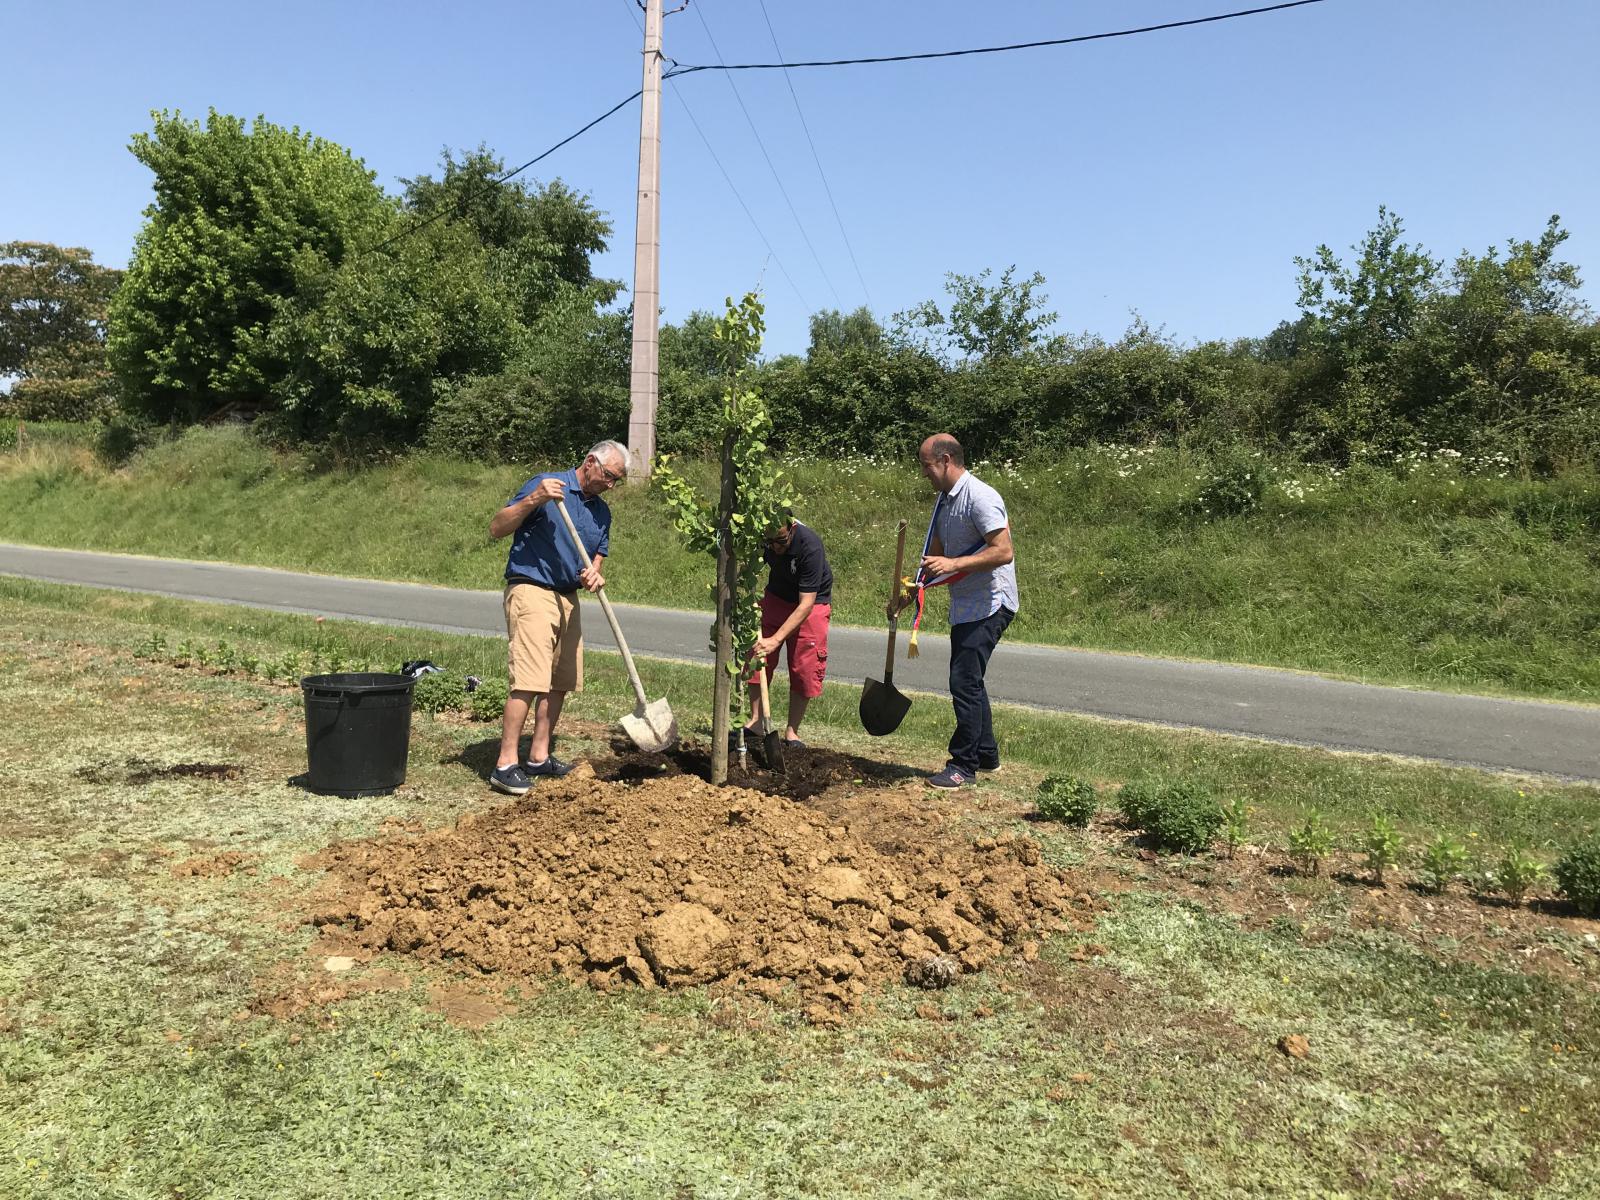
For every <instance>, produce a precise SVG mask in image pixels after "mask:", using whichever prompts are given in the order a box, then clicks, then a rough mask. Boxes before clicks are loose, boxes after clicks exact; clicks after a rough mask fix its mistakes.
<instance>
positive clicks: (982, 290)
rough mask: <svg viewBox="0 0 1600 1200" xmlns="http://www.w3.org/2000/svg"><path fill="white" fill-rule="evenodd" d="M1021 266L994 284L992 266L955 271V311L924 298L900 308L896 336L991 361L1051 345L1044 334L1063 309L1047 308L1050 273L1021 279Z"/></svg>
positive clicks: (949, 283) (948, 280) (950, 281)
mask: <svg viewBox="0 0 1600 1200" xmlns="http://www.w3.org/2000/svg"><path fill="white" fill-rule="evenodd" d="M1016 270H1017V268H1016V266H1015V264H1013V265H1012V266H1009V267H1007V268H1006V269H1005V271H1004V272H1002V273H1001V275H1000V278H999V279H998V280H997V281H996V282H995V283H993V284H990V283H988V282H987V280H988V279H989V276H990V271H989V269H988V268H987V267H986V268H984V270H982V271H981V272H979V273H978V274H977V275H960V274H957V273H955V272H950V273H949V274H947V275H946V276H945V291H946V292H948V293H949V294H950V297H951V299H950V308H949V311H948V312H946V311H945V310H943V309H941V308H940V307H939V305H938V304H937V303H936V302H935V301H933V300H924V301H923V302H922V303H921V304H918V305H916V306H914V307H913V308H911V309H908V310H907V311H906V312H903V313H897V314H895V317H894V322H895V336H896V337H897V339H899V340H900V341H902V342H904V343H909V344H913V345H918V344H926V345H928V346H929V347H930V349H933V350H934V351H935V352H942V353H943V354H945V355H946V356H954V357H959V358H965V359H969V360H970V359H977V360H980V361H982V362H986V363H992V362H995V361H997V360H1002V359H1008V358H1016V357H1020V356H1023V355H1027V354H1031V353H1034V352H1036V351H1039V350H1042V349H1045V348H1046V347H1047V346H1048V340H1047V339H1045V338H1044V337H1043V335H1044V333H1045V332H1046V331H1047V330H1048V329H1049V328H1050V327H1051V326H1052V325H1054V324H1055V322H1056V316H1057V314H1056V313H1054V312H1047V311H1045V309H1044V305H1045V303H1046V302H1047V300H1048V297H1046V296H1045V295H1044V293H1043V292H1042V291H1039V290H1038V289H1041V288H1043V287H1044V282H1045V280H1044V276H1043V275H1041V274H1039V272H1037V271H1035V272H1034V273H1033V274H1032V275H1030V276H1029V277H1028V278H1027V279H1023V280H1020V281H1019V280H1017V279H1016V278H1015V276H1016ZM1035 292H1038V294H1037V295H1035Z"/></svg>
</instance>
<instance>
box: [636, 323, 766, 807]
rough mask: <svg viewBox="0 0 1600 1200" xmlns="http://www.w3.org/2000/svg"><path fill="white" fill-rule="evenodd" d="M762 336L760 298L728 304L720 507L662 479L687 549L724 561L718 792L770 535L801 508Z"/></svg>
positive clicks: (666, 471)
mask: <svg viewBox="0 0 1600 1200" xmlns="http://www.w3.org/2000/svg"><path fill="white" fill-rule="evenodd" d="M764 328H765V324H764V322H763V309H762V305H761V301H760V300H758V299H757V298H756V295H755V293H754V292H750V293H747V294H746V295H745V297H744V299H743V300H741V301H740V302H739V303H738V304H737V305H735V304H734V303H733V301H732V300H729V301H728V310H727V315H726V316H725V317H724V318H723V320H722V322H721V324H720V325H719V326H718V327H717V337H718V340H719V341H720V342H721V343H722V346H723V350H724V360H723V361H724V368H723V372H722V379H723V390H722V412H721V434H722V437H721V442H722V454H721V458H722V471H721V488H720V491H719V494H718V497H717V500H716V502H715V503H714V504H713V503H708V502H706V501H703V500H701V499H700V497H699V496H697V495H696V494H695V491H694V488H693V487H692V486H691V485H690V484H689V482H688V481H687V480H686V479H684V478H683V476H681V475H679V474H678V473H677V472H676V471H674V470H673V468H672V466H671V463H670V462H669V461H668V460H667V459H663V460H662V461H661V463H660V464H659V465H658V466H657V468H656V471H655V476H654V481H655V483H656V484H657V485H658V486H659V487H660V488H661V489H662V495H663V497H664V498H665V500H666V502H667V505H668V507H669V508H670V509H671V510H672V519H673V524H674V525H675V526H676V527H677V529H678V532H679V534H680V536H682V538H683V540H684V542H685V543H686V544H687V545H688V546H689V548H690V549H692V550H702V551H705V552H707V553H709V554H712V555H714V556H715V558H716V562H717V575H716V584H715V589H714V594H715V597H716V612H717V616H716V621H715V623H714V624H713V625H712V627H711V648H712V651H713V653H714V654H715V655H716V667H717V669H716V676H715V684H714V691H713V696H712V728H711V782H712V783H715V784H723V783H726V782H727V779H728V729H729V714H730V710H731V709H732V708H733V707H734V706H735V705H737V704H739V703H741V702H742V699H743V697H742V696H740V695H739V694H738V692H739V691H740V690H742V689H735V688H734V686H733V680H734V678H735V676H739V677H742V676H743V675H744V673H745V668H746V666H747V665H748V662H749V658H750V651H751V649H752V647H754V646H755V643H756V639H757V638H758V637H759V636H760V634H761V610H760V607H759V604H758V601H759V598H760V595H761V577H762V571H763V563H762V554H761V550H762V544H763V541H762V535H763V534H764V533H765V532H766V531H767V530H770V529H774V528H776V527H777V526H778V525H779V523H780V521H781V519H782V518H783V516H784V515H786V514H787V513H788V512H790V511H791V509H792V508H793V505H794V491H793V487H792V485H791V483H790V482H789V480H788V478H787V477H786V476H785V475H784V473H783V472H782V471H781V470H780V469H779V468H778V467H777V465H776V464H775V463H774V462H773V457H772V452H771V449H770V447H769V445H768V436H769V434H770V433H771V430H772V422H771V420H770V419H769V418H768V416H767V410H766V405H765V404H764V403H763V402H762V399H761V393H760V392H759V391H758V390H757V389H755V388H754V387H752V386H751V372H750V368H751V366H752V364H753V363H754V361H755V357H756V355H757V354H758V353H759V352H760V349H761V334H762V332H763V330H764Z"/></svg>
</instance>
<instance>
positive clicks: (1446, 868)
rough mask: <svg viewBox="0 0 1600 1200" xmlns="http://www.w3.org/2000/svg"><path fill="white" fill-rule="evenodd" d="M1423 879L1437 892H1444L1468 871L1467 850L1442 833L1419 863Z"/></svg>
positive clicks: (1424, 852) (1427, 849) (1423, 853)
mask: <svg viewBox="0 0 1600 1200" xmlns="http://www.w3.org/2000/svg"><path fill="white" fill-rule="evenodd" d="M1417 865H1418V867H1419V868H1420V869H1421V872H1422V879H1423V882H1425V883H1426V884H1427V885H1428V887H1429V888H1431V889H1432V890H1433V891H1435V892H1442V891H1444V889H1445V888H1447V887H1449V886H1450V884H1451V882H1452V881H1453V880H1454V879H1455V878H1456V877H1457V876H1458V875H1460V874H1461V872H1462V871H1464V870H1465V869H1466V866H1467V848H1466V847H1465V846H1463V845H1462V844H1461V843H1460V842H1458V841H1456V840H1455V839H1454V838H1453V837H1451V836H1450V835H1449V834H1447V833H1441V834H1440V835H1439V836H1438V837H1436V838H1434V839H1433V841H1431V842H1429V843H1428V845H1427V848H1426V849H1424V850H1423V852H1422V858H1421V860H1420V861H1419V862H1418V864H1417Z"/></svg>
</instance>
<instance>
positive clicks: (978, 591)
mask: <svg viewBox="0 0 1600 1200" xmlns="http://www.w3.org/2000/svg"><path fill="white" fill-rule="evenodd" d="M917 460H918V462H919V463H920V464H921V466H922V474H923V475H924V476H925V477H926V478H927V480H928V482H929V483H931V484H933V486H934V489H935V490H936V491H937V492H938V493H939V499H938V501H937V502H936V503H935V504H934V508H933V519H932V520H931V521H930V522H929V523H928V538H927V541H926V542H925V543H924V545H923V548H922V563H921V567H920V569H919V571H918V581H919V583H921V584H922V586H923V587H924V588H926V587H929V586H938V585H945V586H948V587H949V589H950V702H951V704H952V705H953V706H954V707H955V710H956V731H955V734H954V735H953V736H952V737H951V738H950V761H949V762H948V763H946V764H945V768H944V770H942V771H939V772H937V773H936V774H933V775H930V776H929V777H928V780H927V782H928V785H929V786H930V787H936V788H958V787H961V786H963V785H965V784H968V783H971V782H972V780H973V777H974V776H975V775H976V774H977V773H978V772H979V771H993V770H997V769H998V768H999V766H1000V747H999V745H998V744H997V743H996V742H995V738H994V721H993V718H992V717H991V715H990V712H989V693H988V691H987V689H986V688H985V687H984V678H983V677H984V673H985V672H986V671H987V670H988V669H989V656H990V655H992V654H993V653H994V648H995V647H996V646H997V645H999V643H1000V637H1001V635H1002V634H1004V633H1005V631H1006V627H1007V626H1008V625H1010V624H1011V620H1012V618H1013V617H1015V616H1016V615H1017V607H1018V605H1017V569H1016V566H1015V565H1014V562H1013V560H1014V558H1015V554H1014V552H1013V550H1012V546H1011V523H1010V521H1009V519H1008V518H1007V515H1006V502H1005V501H1004V500H1003V499H1001V498H1000V493H999V492H997V491H995V490H994V488H992V487H990V486H989V485H988V484H987V483H984V482H983V481H982V480H981V479H979V478H978V477H977V476H976V475H973V474H972V473H971V472H969V471H968V470H967V465H966V463H967V460H966V454H965V452H964V451H963V450H962V449H961V443H960V442H958V441H956V439H955V438H954V437H952V436H951V435H950V434H948V433H936V434H934V435H933V436H932V437H930V438H928V439H927V441H925V442H923V443H922V446H921V448H920V449H919V450H918V451H917ZM908 603H910V597H902V598H900V599H898V600H897V601H895V602H893V603H891V605H890V615H891V616H893V615H894V614H895V613H898V612H899V611H900V609H901V608H904V607H905V606H906V605H907V604H908Z"/></svg>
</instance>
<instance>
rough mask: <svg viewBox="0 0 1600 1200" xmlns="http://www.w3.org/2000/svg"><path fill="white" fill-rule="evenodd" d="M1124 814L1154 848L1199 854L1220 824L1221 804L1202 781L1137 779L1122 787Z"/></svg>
mask: <svg viewBox="0 0 1600 1200" xmlns="http://www.w3.org/2000/svg"><path fill="white" fill-rule="evenodd" d="M1119 799H1120V800H1121V804H1122V811H1123V814H1124V815H1125V816H1126V817H1127V818H1128V820H1129V821H1130V822H1131V823H1132V824H1135V825H1137V826H1139V827H1140V828H1142V829H1143V830H1144V831H1145V833H1147V834H1148V835H1149V837H1150V841H1151V843H1152V844H1153V845H1154V846H1155V848H1156V849H1157V850H1162V851H1166V852H1169V853H1174V854H1198V853H1200V851H1202V850H1204V849H1206V848H1207V847H1208V846H1210V845H1211V842H1212V839H1213V838H1215V837H1216V836H1217V831H1218V830H1219V829H1221V828H1222V808H1221V806H1220V805H1218V804H1217V802H1216V800H1215V799H1214V798H1213V797H1212V795H1211V793H1210V792H1209V791H1208V790H1207V789H1206V788H1205V787H1204V786H1203V785H1201V784H1198V783H1189V782H1186V781H1183V780H1177V781H1173V782H1171V783H1149V782H1145V781H1136V782H1135V783H1130V784H1127V785H1126V786H1125V787H1123V789H1122V791H1121V793H1120V795H1119Z"/></svg>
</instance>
